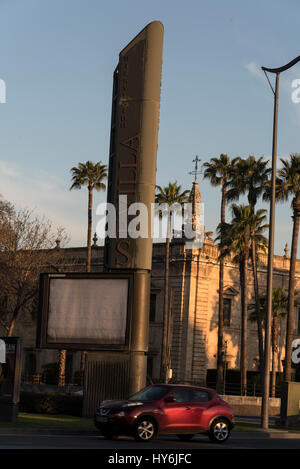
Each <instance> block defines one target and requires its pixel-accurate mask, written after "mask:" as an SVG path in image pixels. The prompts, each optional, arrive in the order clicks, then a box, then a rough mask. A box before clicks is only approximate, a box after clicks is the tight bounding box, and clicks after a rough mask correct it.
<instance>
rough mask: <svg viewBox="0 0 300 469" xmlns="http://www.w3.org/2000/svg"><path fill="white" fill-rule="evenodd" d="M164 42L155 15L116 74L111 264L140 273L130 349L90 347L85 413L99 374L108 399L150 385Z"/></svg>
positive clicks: (112, 268) (114, 269) (108, 267)
mask: <svg viewBox="0 0 300 469" xmlns="http://www.w3.org/2000/svg"><path fill="white" fill-rule="evenodd" d="M162 47H163V25H162V23H160V22H159V21H154V22H152V23H150V24H148V25H147V26H146V27H145V28H144V29H143V30H142V31H141V32H140V33H139V34H138V35H137V36H136V37H135V38H134V39H133V40H132V41H131V42H130V43H129V44H128V45H127V46H126V47H125V48H124V49H123V50H122V51H121V53H120V55H119V63H118V66H117V68H116V70H115V72H114V82H113V100H112V118H111V138H110V156H109V174H108V193H107V202H108V203H109V204H112V205H113V213H115V214H116V222H117V223H116V230H115V232H114V233H113V236H110V228H109V224H110V212H109V211H108V216H107V223H108V229H107V231H108V236H107V237H106V241H105V253H104V264H105V271H106V272H107V273H108V274H110V275H111V274H113V273H115V274H116V275H117V274H120V273H121V272H123V273H124V272H127V273H130V275H131V276H132V279H133V288H132V308H131V319H130V325H129V330H130V334H129V341H128V349H127V350H126V351H123V352H118V351H113V350H111V352H109V350H108V351H106V352H89V353H88V355H87V365H86V373H85V376H86V378H85V393H84V395H85V403H84V414H85V415H89V413H90V409H92V408H93V405H94V404H93V403H94V400H95V402H96V399H97V398H98V399H99V397H100V395H99V392H100V391H99V389H98V387H96V388H95V386H94V384H95V382H97V380H98V381H101V389H102V390H103V393H102V394H103V396H102V397H103V398H104V399H114V398H116V397H117V398H118V399H119V398H120V397H127V396H128V395H132V394H134V393H135V392H137V391H139V390H140V389H141V388H143V387H144V386H145V385H146V370H147V351H148V337H149V303H150V270H151V267H152V226H151V225H152V216H153V214H152V210H151V209H152V204H153V203H154V195H155V182H156V180H155V179H156V156H157V141H158V123H159V105H160V85H161V69H162ZM137 203H138V204H139V206H137V205H136V204H137ZM141 206H142V208H143V213H142V214H140V213H138V212H139V211H140V210H141ZM140 215H141V216H142V217H143V222H142V223H141V224H142V225H143V233H139V230H138V228H137V229H136V230H135V235H134V236H132V235H131V232H130V226H131V221H132V222H134V221H135V222H136V218H138V217H139V216H140ZM114 221H115V218H114V220H113V222H114ZM145 222H146V223H145ZM113 224H114V223H113ZM145 225H147V232H146V233H145ZM137 234H138V236H137ZM96 370H98V371H96ZM105 370H110V372H106V371H105ZM111 370H118V371H115V372H114V371H111ZM97 373H98V375H97ZM97 376H98V378H97ZM95 389H97V391H95V393H93V390H95ZM104 391H105V392H104Z"/></svg>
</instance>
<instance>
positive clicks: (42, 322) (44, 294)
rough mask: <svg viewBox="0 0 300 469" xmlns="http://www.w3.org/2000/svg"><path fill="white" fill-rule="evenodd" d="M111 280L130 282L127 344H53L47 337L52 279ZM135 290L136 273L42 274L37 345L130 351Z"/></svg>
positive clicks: (80, 342)
mask: <svg viewBox="0 0 300 469" xmlns="http://www.w3.org/2000/svg"><path fill="white" fill-rule="evenodd" d="M59 278H61V279H74V280H81V279H96V280H97V279H111V280H120V279H123V280H128V298H127V318H126V331H125V343H122V344H101V342H100V341H99V342H96V341H95V342H85V341H84V339H82V340H81V341H79V342H53V341H49V340H48V337H47V330H48V319H49V296H50V282H51V279H59ZM133 290H134V272H132V271H130V272H128V271H126V272H124V271H119V270H118V271H117V272H105V273H100V272H97V273H96V272H90V273H86V272H61V273H42V274H40V290H39V293H40V294H39V307H38V321H37V335H36V345H37V347H38V348H42V349H56V350H57V349H66V350H69V349H70V350H85V351H101V350H102V351H130V337H131V323H132V311H133Z"/></svg>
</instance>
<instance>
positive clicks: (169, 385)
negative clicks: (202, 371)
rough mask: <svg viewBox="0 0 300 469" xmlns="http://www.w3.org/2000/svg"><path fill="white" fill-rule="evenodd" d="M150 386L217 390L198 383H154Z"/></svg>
mask: <svg viewBox="0 0 300 469" xmlns="http://www.w3.org/2000/svg"><path fill="white" fill-rule="evenodd" d="M150 386H165V387H167V388H170V389H172V388H187V389H201V390H203V391H209V392H213V393H215V392H216V390H215V389H211V388H207V387H205V386H196V385H193V384H174V383H170V384H169V383H168V384H166V383H156V384H152V385H150Z"/></svg>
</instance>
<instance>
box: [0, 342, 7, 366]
mask: <svg viewBox="0 0 300 469" xmlns="http://www.w3.org/2000/svg"><path fill="white" fill-rule="evenodd" d="M5 350H6V347H5V342H4V340H2V339H0V363H5V362H6V359H5Z"/></svg>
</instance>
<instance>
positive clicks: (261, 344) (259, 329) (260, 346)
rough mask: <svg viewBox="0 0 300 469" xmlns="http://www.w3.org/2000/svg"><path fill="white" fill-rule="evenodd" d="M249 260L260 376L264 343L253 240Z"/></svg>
mask: <svg viewBox="0 0 300 469" xmlns="http://www.w3.org/2000/svg"><path fill="white" fill-rule="evenodd" d="M251 260H252V271H253V281H254V296H255V305H256V322H257V333H258V351H259V371H260V373H261V376H262V371H263V370H262V368H263V362H264V341H263V332H262V323H261V317H260V303H259V288H258V277H257V263H256V245H255V240H254V239H253V240H252V241H251Z"/></svg>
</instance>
